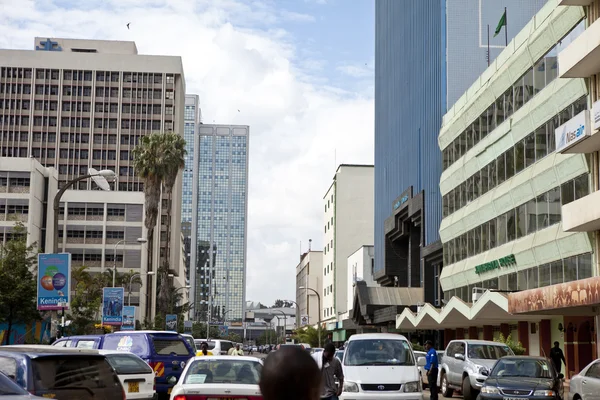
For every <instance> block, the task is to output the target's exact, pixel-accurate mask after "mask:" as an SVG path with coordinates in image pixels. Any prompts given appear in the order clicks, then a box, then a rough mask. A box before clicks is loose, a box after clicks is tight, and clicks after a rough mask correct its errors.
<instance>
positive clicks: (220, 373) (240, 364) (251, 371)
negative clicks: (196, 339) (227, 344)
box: [171, 356, 262, 400]
mask: <svg viewBox="0 0 600 400" xmlns="http://www.w3.org/2000/svg"><path fill="white" fill-rule="evenodd" d="M261 371H262V361H261V360H260V359H258V358H256V357H246V356H240V357H228V356H206V357H194V358H193V359H191V360H190V361H189V362H188V363H187V366H186V367H185V369H184V370H183V372H182V373H181V378H180V379H179V382H177V384H176V385H175V386H174V387H173V390H172V391H171V400H184V399H186V396H188V397H187V398H190V397H189V396H192V397H194V396H197V397H198V398H218V399H225V398H244V399H254V398H259V399H260V398H262V397H261V394H260V388H259V387H258V381H259V379H260V374H261Z"/></svg>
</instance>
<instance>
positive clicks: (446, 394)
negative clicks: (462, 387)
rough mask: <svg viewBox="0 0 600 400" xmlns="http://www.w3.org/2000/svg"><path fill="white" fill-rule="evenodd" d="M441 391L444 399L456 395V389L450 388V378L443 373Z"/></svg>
mask: <svg viewBox="0 0 600 400" xmlns="http://www.w3.org/2000/svg"><path fill="white" fill-rule="evenodd" d="M440 386H441V390H442V396H444V397H452V395H453V394H454V389H450V388H449V387H448V378H447V377H446V373H445V372H442V382H441V385H440Z"/></svg>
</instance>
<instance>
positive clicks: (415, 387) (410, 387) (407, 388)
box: [402, 381, 421, 393]
mask: <svg viewBox="0 0 600 400" xmlns="http://www.w3.org/2000/svg"><path fill="white" fill-rule="evenodd" d="M402 391H403V392H404V393H414V392H420V391H421V382H419V381H415V382H406V383H405V384H404V385H402Z"/></svg>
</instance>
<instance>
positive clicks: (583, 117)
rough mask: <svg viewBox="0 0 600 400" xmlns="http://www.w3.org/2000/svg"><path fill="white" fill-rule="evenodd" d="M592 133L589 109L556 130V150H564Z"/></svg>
mask: <svg viewBox="0 0 600 400" xmlns="http://www.w3.org/2000/svg"><path fill="white" fill-rule="evenodd" d="M591 133H592V129H591V123H590V112H589V110H583V111H582V112H580V113H579V114H577V115H576V116H574V117H573V118H571V119H570V120H568V121H567V122H565V123H564V124H562V125H561V126H559V127H558V128H556V130H555V131H554V136H555V138H556V151H557V152H563V151H565V150H567V149H569V148H570V147H572V146H574V145H575V144H577V143H579V142H580V141H582V140H584V139H585V138H586V137H588V136H590V135H591Z"/></svg>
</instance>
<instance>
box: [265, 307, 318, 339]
mask: <svg viewBox="0 0 600 400" xmlns="http://www.w3.org/2000/svg"><path fill="white" fill-rule="evenodd" d="M271 311H274V312H279V313H282V314H283V343H285V338H286V337H287V315H286V314H285V313H284V312H283V311H281V310H271ZM276 317H277V321H279V316H277V315H276ZM319 347H321V346H319Z"/></svg>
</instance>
